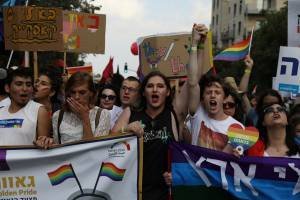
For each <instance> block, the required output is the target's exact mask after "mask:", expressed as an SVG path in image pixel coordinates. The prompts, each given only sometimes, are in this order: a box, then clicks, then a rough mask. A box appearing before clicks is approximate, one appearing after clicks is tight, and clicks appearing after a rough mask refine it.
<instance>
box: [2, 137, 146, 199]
mask: <svg viewBox="0 0 300 200" xmlns="http://www.w3.org/2000/svg"><path fill="white" fill-rule="evenodd" d="M139 144H140V142H139V140H138V139H137V138H136V137H135V136H131V135H130V136H118V137H114V138H106V139H99V140H93V141H89V142H82V143H73V144H70V145H66V146H63V147H57V148H53V149H49V150H40V149H35V148H33V147H32V148H31V147H28V148H14V149H7V148H6V149H4V148H1V149H0V170H1V173H0V199H19V200H21V199H26V200H28V199H32V200H37V199H42V200H53V199H66V200H75V199H95V200H96V199H99V200H101V199H102V200H104V199H105V200H115V199H124V200H133V199H141V198H140V197H139V193H140V190H141V174H140V172H141V169H140V167H141V165H140V161H141V159H140V158H139V156H140V145H139Z"/></svg>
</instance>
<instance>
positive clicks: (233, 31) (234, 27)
mask: <svg viewBox="0 0 300 200" xmlns="http://www.w3.org/2000/svg"><path fill="white" fill-rule="evenodd" d="M232 29H233V30H232V32H233V33H232V34H233V40H234V38H235V24H233V27H232Z"/></svg>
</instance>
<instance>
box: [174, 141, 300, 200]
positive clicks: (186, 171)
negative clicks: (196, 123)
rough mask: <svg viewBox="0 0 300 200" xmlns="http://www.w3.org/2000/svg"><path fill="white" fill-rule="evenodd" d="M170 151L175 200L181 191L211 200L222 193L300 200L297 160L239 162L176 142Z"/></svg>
mask: <svg viewBox="0 0 300 200" xmlns="http://www.w3.org/2000/svg"><path fill="white" fill-rule="evenodd" d="M171 150H172V176H173V188H172V189H173V192H174V199H175V200H176V199H181V198H180V197H179V196H180V195H181V196H182V191H183V190H184V191H185V199H194V198H195V196H198V197H200V196H201V197H203V198H204V199H206V197H207V199H208V198H210V199H214V196H216V195H217V193H221V192H222V191H223V192H224V191H225V192H227V193H229V194H230V195H232V196H234V197H236V198H238V199H257V200H259V199H272V200H283V199H289V200H293V199H300V159H297V158H294V159H293V158H274V157H241V158H240V159H239V158H237V157H235V156H233V155H229V154H226V153H223V152H218V151H214V150H210V149H206V148H201V147H197V146H192V145H187V144H178V143H172V144H171ZM220 189H222V190H220ZM208 190H209V193H208V192H207V191H208ZM187 191H189V192H187ZM205 194H206V195H205ZM224 194H225V193H223V194H222V195H223V196H225V195H226V194H225V195H224ZM220 196H221V195H220ZM222 199H227V198H222ZM228 199H230V198H228Z"/></svg>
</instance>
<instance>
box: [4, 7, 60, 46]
mask: <svg viewBox="0 0 300 200" xmlns="http://www.w3.org/2000/svg"><path fill="white" fill-rule="evenodd" d="M61 31H62V9H61V8H51V7H29V6H28V7H25V6H14V7H7V8H5V9H4V38H5V48H6V49H12V50H20V51H61V50H62V45H61V44H62V42H63V41H62V39H63V38H62V34H61Z"/></svg>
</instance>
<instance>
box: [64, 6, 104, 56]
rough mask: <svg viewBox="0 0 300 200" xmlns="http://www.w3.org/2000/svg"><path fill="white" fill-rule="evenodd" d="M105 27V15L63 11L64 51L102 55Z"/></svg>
mask: <svg viewBox="0 0 300 200" xmlns="http://www.w3.org/2000/svg"><path fill="white" fill-rule="evenodd" d="M105 27H106V16H105V15H99V14H90V13H82V12H72V11H64V12H63V32H62V33H63V45H64V51H67V52H84V53H101V54H104V51H105Z"/></svg>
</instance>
